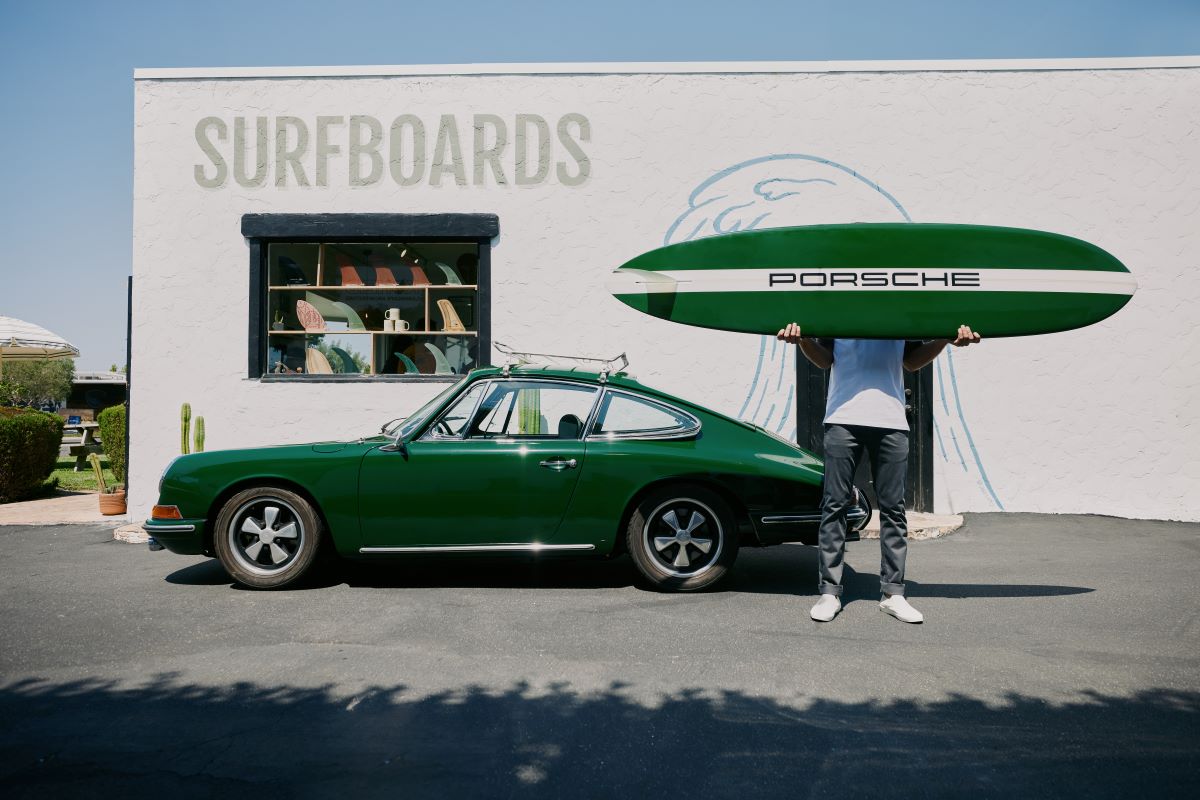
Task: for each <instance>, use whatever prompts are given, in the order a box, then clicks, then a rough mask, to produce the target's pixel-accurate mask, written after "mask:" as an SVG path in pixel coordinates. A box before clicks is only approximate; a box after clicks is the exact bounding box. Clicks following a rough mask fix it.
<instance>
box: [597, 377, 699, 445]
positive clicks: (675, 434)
mask: <svg viewBox="0 0 1200 800" xmlns="http://www.w3.org/2000/svg"><path fill="white" fill-rule="evenodd" d="M610 394H618V395H624V396H626V397H632V398H633V399H635V400H640V401H641V402H643V403H649V404H650V405H652V406H661V407H662V408H666V409H669V410H670V411H672V412H674V413H675V414H678V415H679V416H681V417H684V418H686V419H688V420H689V421H690V422H691V424H689V425H684V426H682V427H679V428H657V429H655V430H649V431H635V432H633V433H601V434H595V433H592V429H593V428H594V427H595V425H596V422H597V419H598V417H599V416H600V409H601V408H602V407H603V406H604V400H605V399H606V398H607V397H608V396H609V395H610ZM701 427H702V426H701V424H700V420H699V419H697V418H696V416H695V415H694V414H690V413H688V412H687V411H684V410H683V409H682V408H679V407H678V406H676V405H673V404H671V403H667V402H665V401H663V400H659V399H658V398H656V397H648V396H646V395H643V394H639V393H638V392H633V391H630V390H628V389H614V388H612V387H611V386H605V387H604V392H603V393H602V396H601V397H600V402H598V403H597V404H596V408H595V410H594V412H593V413H592V415H591V417H590V418H589V419H588V424H587V427H585V428H584V437H583V439H584V441H586V442H615V441H639V440H640V441H665V440H669V439H691V438H693V437H694V436H696V435H697V434H699V433H700V428H701Z"/></svg>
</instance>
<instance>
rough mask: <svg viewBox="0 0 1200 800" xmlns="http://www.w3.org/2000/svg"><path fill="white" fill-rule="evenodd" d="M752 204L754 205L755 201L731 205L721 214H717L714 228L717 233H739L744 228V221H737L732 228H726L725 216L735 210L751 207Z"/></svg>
mask: <svg viewBox="0 0 1200 800" xmlns="http://www.w3.org/2000/svg"><path fill="white" fill-rule="evenodd" d="M752 205H754V201H750V202H749V203H742V204H741V205H736V206H730V207H729V208H727V209H725V210H724V211H722V212H721V213H720V214H717V216H716V219H714V220H713V228H714V229H715V230H716V232H717V233H737V232H738V231H739V230H741V229H742V223H741V222H736V223H734V225H733V227H732V228H726V227H725V217H726V216H727V215H729V214H732V213H733V212H734V211H738V210H740V209H743V208H749V207H750V206H752Z"/></svg>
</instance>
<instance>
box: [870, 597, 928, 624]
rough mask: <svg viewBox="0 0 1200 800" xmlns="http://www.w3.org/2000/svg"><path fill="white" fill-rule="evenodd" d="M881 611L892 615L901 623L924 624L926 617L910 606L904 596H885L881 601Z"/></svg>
mask: <svg viewBox="0 0 1200 800" xmlns="http://www.w3.org/2000/svg"><path fill="white" fill-rule="evenodd" d="M879 610H880V611H882V612H884V613H885V614H891V615H892V616H893V617H895V618H896V619H898V620H900V621H901V622H912V623H917V622H924V621H925V615H924V614H922V613H921V612H920V611H917V610H916V609H915V608H913V607H912V606H911V605H909V604H908V600H906V599H905V598H904V595H902V594H893V595H890V596H889V595H884V596H883V599H882V600H880V601H879Z"/></svg>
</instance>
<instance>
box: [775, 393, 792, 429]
mask: <svg viewBox="0 0 1200 800" xmlns="http://www.w3.org/2000/svg"><path fill="white" fill-rule="evenodd" d="M795 396H796V387H795V385H792V386H789V387H788V396H787V402H785V403H784V404H783V416H782V417H780V419H779V427H777V428H776V429H775V432H776V433H783V426H784V425H786V424H787V421H788V417H790V416H791V415H792V398H793V397H795Z"/></svg>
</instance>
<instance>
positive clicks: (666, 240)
mask: <svg viewBox="0 0 1200 800" xmlns="http://www.w3.org/2000/svg"><path fill="white" fill-rule="evenodd" d="M725 197H726V196H725V195H723V194H722V195H718V196H717V197H710V198H709V199H707V200H705V201H704V202H703V203H697V202H695V200H696V193H695V192H692V194H691V196H689V197H688V210H687V211H685V212H683V213H682V214H680V215H679V218H678V219H676V220H675V221H674V222H673V223H671V227H669V228H667V235H666V236H664V237H663V244H664V245H667V244H670V243H671V237H672V236H674V235H675V230H676V229H677V228H678V227H679V226H680V225H682V224H683V221H684V220H685V219H687V217H688V215H689V214H691V213H692V212H693V211H696V210H698V209H701V208H704V207H705V206H707V205H712V204H713V203H716V202H719V201H721V200H724V199H725ZM707 221H708V220H707V219H706V220H704V222H707ZM704 222H701V223H700V224H699V225H697V226H696V229H695V230H693V231H692V233H691V236H688V237H687V238H686V239H684V241H685V242H690V241H691V240H692V237H693V236H695V235H696V234H697V233H699V232H700V228H702V227H703V226H704Z"/></svg>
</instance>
